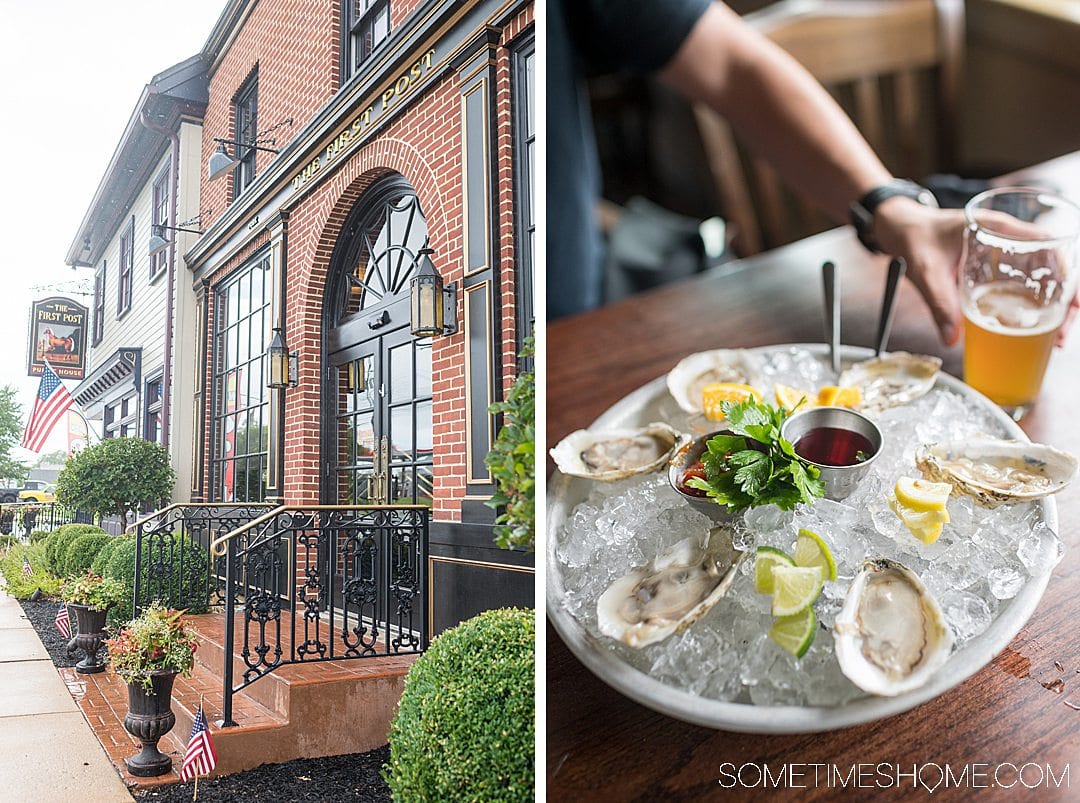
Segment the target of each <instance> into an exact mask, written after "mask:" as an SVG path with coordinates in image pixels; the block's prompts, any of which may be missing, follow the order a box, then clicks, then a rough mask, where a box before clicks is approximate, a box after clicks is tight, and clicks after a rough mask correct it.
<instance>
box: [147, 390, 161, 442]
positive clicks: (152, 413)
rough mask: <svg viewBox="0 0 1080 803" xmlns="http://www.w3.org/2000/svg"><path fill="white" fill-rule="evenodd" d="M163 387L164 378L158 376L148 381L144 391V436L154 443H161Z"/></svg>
mask: <svg viewBox="0 0 1080 803" xmlns="http://www.w3.org/2000/svg"><path fill="white" fill-rule="evenodd" d="M162 389H163V383H162V378H161V377H160V376H158V377H156V378H154V379H151V380H150V381H148V382H147V383H146V391H145V392H144V393H143V407H144V408H145V410H146V420H145V422H144V424H143V438H144V439H146V440H148V441H152V442H153V443H161V397H162Z"/></svg>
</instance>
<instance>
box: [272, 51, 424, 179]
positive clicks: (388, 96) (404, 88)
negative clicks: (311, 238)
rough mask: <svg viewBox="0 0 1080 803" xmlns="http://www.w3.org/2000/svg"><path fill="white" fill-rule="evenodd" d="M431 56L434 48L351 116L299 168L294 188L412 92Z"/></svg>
mask: <svg viewBox="0 0 1080 803" xmlns="http://www.w3.org/2000/svg"><path fill="white" fill-rule="evenodd" d="M434 58H435V50H434V49H432V50H429V51H428V52H427V53H425V54H424V55H423V56H421V57H420V58H419V59H417V60H416V61H415V62H414V63H413V64H412V65H411V66H410V67H409V69H408V70H406V71H405V72H403V73H402V74H401V75H399V76H398V77H397V78H396V79H394V81H393V82H392V83H391V84H389V85H388V86H387V88H386V90H385V91H384V92H383V93H382V94H381V95H380V96H379V101H378V102H377V103H373V104H372V105H370V106H368V107H367V108H366V109H364V110H363V111H362V112H360V113H359V114H358V115H357V116H356V117H355V118H353V120H352V122H351V123H350V124H349V125H348V126H347V127H346V128H345V129H343V130H342V131H341V132H340V133H339V134H338V135H337V136H336V137H334V138H333V139H332V140H330V142H329V143H327V145H326V148H325V149H324V150H323V152H322V153H321V154H319V155H318V156H316V157H315V158H314V159H312V160H311V161H310V162H308V163H307V164H306V165H304V167H303V168H301V170H300V172H299V173H297V174H296V175H295V176H293V180H292V185H293V189H294V190H298V189H300V188H301V187H302V186H304V184H306V183H307V182H308V181H309V180H310V179H311V178H313V177H314V176H315V175H316V174H317V173H319V171H321V170H322V169H324V168H325V167H326V166H327V165H329V164H330V162H332V161H333V160H334V159H336V158H337V157H338V156H340V155H341V154H343V153H345V152H346V151H347V150H348V149H349V146H350V144H352V142H353V141H354V140H357V139H360V137H361V136H362V135H363V134H364V133H366V132H367V129H368V128H370V127H371V125H372V124H373V123H374V122H375V118H377V117H378V116H380V115H381V114H382V113H383V112H385V111H386V110H387V109H389V108H390V107H391V106H393V105H395V104H396V103H397V102H398V101H400V100H401V99H402V98H404V97H405V96H406V95H408V94H409V93H410V92H412V91H413V89H415V88H416V86H417V85H418V84H419V83H420V82H421V80H422V79H423V78H424V76H425V75H426V74H427V73H428V72H429V71H430V70H431V65H432V62H433V60H434Z"/></svg>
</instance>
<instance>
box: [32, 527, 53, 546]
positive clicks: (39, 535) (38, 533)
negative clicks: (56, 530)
mask: <svg viewBox="0 0 1080 803" xmlns="http://www.w3.org/2000/svg"><path fill="white" fill-rule="evenodd" d="M50 535H52V530H34V531H33V532H31V533H30V543H31V544H37V543H40V542H41V541H44V540H45V539H46V538H48V537H49V536H50Z"/></svg>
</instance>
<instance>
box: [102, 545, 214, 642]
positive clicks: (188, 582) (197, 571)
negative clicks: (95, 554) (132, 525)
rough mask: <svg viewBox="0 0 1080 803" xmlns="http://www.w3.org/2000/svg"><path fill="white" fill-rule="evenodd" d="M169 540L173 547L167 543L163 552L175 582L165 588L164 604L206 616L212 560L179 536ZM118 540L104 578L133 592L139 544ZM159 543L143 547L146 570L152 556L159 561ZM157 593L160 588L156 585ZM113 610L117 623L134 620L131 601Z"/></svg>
mask: <svg viewBox="0 0 1080 803" xmlns="http://www.w3.org/2000/svg"><path fill="white" fill-rule="evenodd" d="M170 538H171V544H170V543H168V542H165V543H166V547H165V550H164V551H165V553H166V557H167V558H168V559H169V561H170V562H171V564H172V571H171V573H170V575H169V576H170V577H171V578H172V579H171V581H170V582H168V583H167V584H165V588H164V591H165V594H163V595H162V596H163V597H165V598H163V599H162V600H161V601H162V603H164V604H165V605H167V606H169V607H172V608H181V609H185V610H187V612H188V613H206V611H207V610H208V608H207V605H206V580H207V569H208V565H209V556H208V555H207V553H206V550H204V549H203V548H202V547H200V546H199V545H198V544H196V543H194V542H193V541H192V540H191V539H190V538H187V537H185V536H182V535H181V534H180V533H174V534H173V535H172V536H170ZM118 540H120V543H118V544H117V545H116V546H115V547H114V548H113V551H112V555H111V556H110V557H109V562H108V565H106V567H105V572H104V576H106V577H115V578H116V579H117V580H120V581H122V582H124V583H127V586H128V588H131V589H134V588H135V543H136V541H135V538H133V537H131V538H122V539H118ZM160 543H161V542H159V541H158V540H157V539H152V541H151V542H146V543H143V555H142V559H143V565H144V566H146V565H147V564H149V562H150V560H151V554H153V559H154V560H155V561H157V560H159V559H160V557H161V555H160V554H159V553H160V552H161V551H162V550H161V547H160ZM144 576H145V571H144ZM156 589H157V584H156V581H155V590H156ZM140 593H141V594H142V595H144V596H145V594H146V587H145V583H143V584H142V588H141V589H140ZM112 610H113V612H114V613H115V614H116V620H117V621H120V622H124V621H127V620H128V619H130V618H131V617H132V604H131V600H128V601H127V602H126V603H124V604H123V605H118V606H116V607H115V608H113V609H112Z"/></svg>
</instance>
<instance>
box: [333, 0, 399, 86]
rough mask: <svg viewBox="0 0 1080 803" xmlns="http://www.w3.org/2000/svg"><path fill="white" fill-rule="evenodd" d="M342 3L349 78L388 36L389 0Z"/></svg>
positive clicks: (352, 0)
mask: <svg viewBox="0 0 1080 803" xmlns="http://www.w3.org/2000/svg"><path fill="white" fill-rule="evenodd" d="M344 5H345V27H344V30H345V35H346V36H347V37H348V46H347V47H346V55H347V58H346V60H345V77H346V78H348V77H349V76H351V75H353V74H355V72H356V70H357V68H358V67H359V66H360V65H361V64H363V63H364V62H365V61H367V59H368V58H369V57H370V56H371V54H372V53H374V52H375V51H376V50H377V49H378V47H379V45H381V44H382V43H383V42H384V41H385V40H386V39H387V38H388V37H389V36H390V0H346V2H345V4H344Z"/></svg>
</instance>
